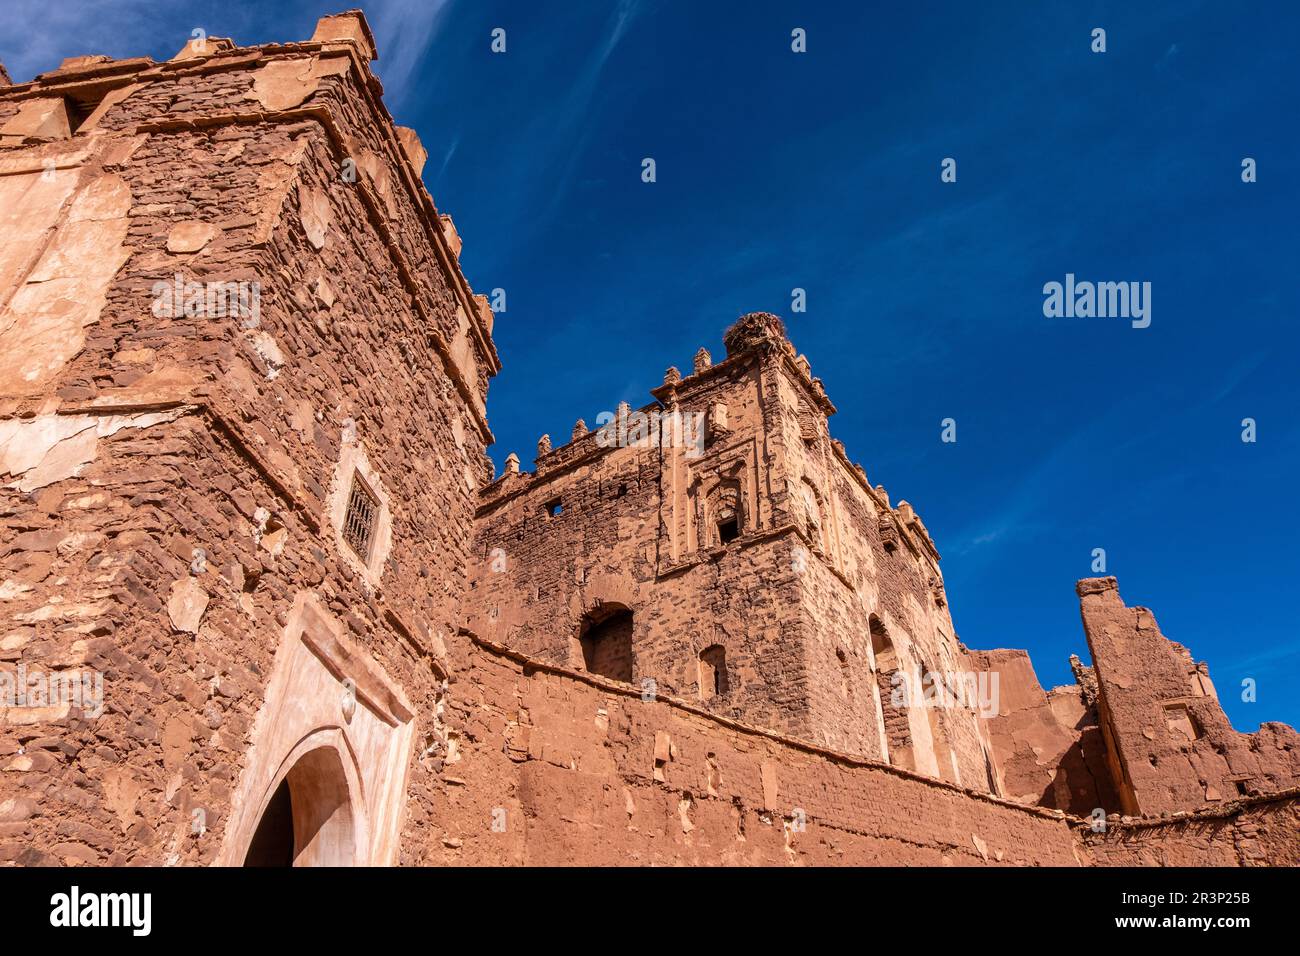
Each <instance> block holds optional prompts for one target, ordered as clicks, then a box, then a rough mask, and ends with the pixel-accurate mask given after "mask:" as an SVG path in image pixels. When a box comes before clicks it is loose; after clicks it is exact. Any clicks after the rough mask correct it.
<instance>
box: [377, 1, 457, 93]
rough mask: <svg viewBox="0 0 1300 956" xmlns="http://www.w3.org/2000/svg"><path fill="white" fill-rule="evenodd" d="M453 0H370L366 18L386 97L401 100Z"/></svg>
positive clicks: (407, 90)
mask: <svg viewBox="0 0 1300 956" xmlns="http://www.w3.org/2000/svg"><path fill="white" fill-rule="evenodd" d="M451 4H452V0H371V2H369V3H368V4H366V8H365V9H366V19H367V20H368V21H369V22H370V28H371V29H372V30H373V31H374V33H375V43H376V45H377V46H378V47H379V62H378V64H376V65H377V67H378V71H377V72H378V73H379V75H380V76H381V77H382V78H383V81H384V93H385V98H386V99H389V100H391V101H400V100H401V99H402V98H403V97H404V96H405V95H406V94H407V93H408V92H410V90H409V84H410V80H411V76H412V74H414V73H415V71H416V69H417V68H418V67H419V65H420V61H421V60H422V59H423V58H424V55H425V53H426V52H427V51H428V49H429V46H430V45H431V44H432V43H433V41H434V38H435V37H437V35H438V29H439V27H440V26H441V25H442V23H443V22H444V20H445V19H446V14H447V12H448V10H450V8H451Z"/></svg>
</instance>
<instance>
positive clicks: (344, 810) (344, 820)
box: [244, 747, 357, 866]
mask: <svg viewBox="0 0 1300 956" xmlns="http://www.w3.org/2000/svg"><path fill="white" fill-rule="evenodd" d="M356 858H357V848H356V834H355V828H354V821H353V816H352V798H351V795H350V792H349V790H348V779H347V775H346V774H345V773H344V770H343V762H342V760H341V759H340V758H339V753H338V751H337V750H335V749H334V748H333V747H317V748H316V749H315V750H310V751H308V752H307V753H305V754H303V755H302V756H301V757H299V758H298V760H297V762H295V763H294V765H293V766H292V767H291V768H290V769H289V772H288V773H286V774H285V775H284V777H283V778H282V779H281V780H280V783H279V784H278V786H276V788H275V790H274V792H273V793H272V794H271V798H270V799H269V800H268V801H267V803H266V807H265V809H263V811H262V816H261V819H259V820H258V822H257V829H256V830H255V831H254V833H253V839H252V841H251V842H250V843H249V846H248V853H247V854H246V855H245V857H244V866H352V865H354V864H355V863H356Z"/></svg>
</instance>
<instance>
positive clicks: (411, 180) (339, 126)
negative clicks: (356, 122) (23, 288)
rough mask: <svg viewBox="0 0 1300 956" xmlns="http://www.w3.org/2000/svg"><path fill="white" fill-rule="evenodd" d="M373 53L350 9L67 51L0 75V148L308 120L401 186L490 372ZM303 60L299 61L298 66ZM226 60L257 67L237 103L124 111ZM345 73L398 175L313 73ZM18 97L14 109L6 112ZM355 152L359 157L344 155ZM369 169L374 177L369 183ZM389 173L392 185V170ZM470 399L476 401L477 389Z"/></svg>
mask: <svg viewBox="0 0 1300 956" xmlns="http://www.w3.org/2000/svg"><path fill="white" fill-rule="evenodd" d="M376 59H378V52H377V50H376V47H375V42H374V36H373V33H372V32H371V29H370V26H369V24H368V23H367V22H366V18H365V16H364V14H363V13H362V12H361V11H360V10H350V11H347V12H345V13H340V14H334V15H331V16H326V17H322V18H321V19H320V21H319V22H318V23H317V25H316V30H315V33H314V34H313V36H312V39H311V40H308V41H305V42H294V43H268V44H262V45H256V46H247V47H245V46H239V45H237V44H236V43H235V42H234V41H233V40H230V39H228V38H224V37H200V38H194V39H191V40H190V41H189V42H187V43H186V44H185V45H184V46H183V47H182V48H181V49H180V50H179V51H178V52H177V54H176V55H175V56H174V57H172V59H170V60H168V61H166V62H164V63H158V62H157V61H155V60H154V59H152V58H151V57H137V58H131V59H124V60H114V59H111V58H109V57H106V56H103V55H91V56H81V57H71V58H68V59H65V60H64V61H63V62H62V63H61V64H60V66H59V68H58V69H56V70H51V71H47V72H45V73H41V74H39V75H38V76H36V77H35V78H34V79H32V80H30V81H28V82H26V83H16V84H15V83H12V82H11V81H9V76H8V74H7V73H2V74H0V151H2V150H4V149H6V148H14V147H23V148H26V147H31V146H39V145H41V144H48V148H51V149H57V148H59V144H60V143H65V144H69V145H71V143H75V142H76V141H78V140H80V139H81V138H82V137H83V136H87V137H88V136H92V135H98V134H100V133H101V132H105V131H112V132H118V133H128V134H129V133H132V132H135V133H156V132H169V131H173V130H183V129H200V128H206V127H216V126H222V125H229V124H246V123H264V122H272V123H274V122H285V123H292V122H297V121H301V120H308V119H309V120H315V121H317V122H319V123H320V124H321V125H322V126H323V127H324V128H325V130H326V132H327V134H328V135H329V136H330V138H331V139H332V140H333V142H334V146H335V148H336V150H337V151H338V153H339V155H340V157H341V160H342V159H346V158H352V159H354V160H355V165H356V172H357V178H358V180H359V181H362V180H364V181H366V182H367V183H368V185H369V186H370V188H371V189H373V190H375V191H376V192H382V190H391V189H394V188H396V189H401V190H404V191H405V192H406V193H407V195H408V198H409V201H410V204H411V205H412V207H414V209H415V210H416V211H417V214H418V216H419V218H420V219H421V220H423V222H422V227H423V229H424V231H425V232H426V234H427V236H428V240H429V242H430V243H431V245H432V246H433V248H434V252H435V259H436V261H437V264H438V266H439V268H440V269H441V271H442V272H443V273H444V276H445V278H446V280H447V282H448V285H449V286H450V287H451V288H452V290H453V292H454V294H455V296H456V300H457V304H458V306H459V309H460V311H461V312H462V314H463V316H464V318H463V320H462V321H463V325H464V327H465V331H466V333H467V336H468V339H469V342H470V343H471V345H472V348H473V349H474V352H475V353H476V354H477V356H478V357H479V360H480V361H481V362H482V363H483V366H484V368H485V369H486V370H487V371H488V374H489V377H491V376H494V375H495V374H497V372H499V371H500V368H501V361H500V357H499V356H498V354H497V351H496V348H495V346H494V344H493V342H492V315H491V311H490V309H488V308H487V302H486V299H485V298H484V297H482V296H476V295H475V294H474V293H473V291H472V289H471V288H470V286H469V283H468V282H467V280H466V279H465V276H464V274H463V272H462V271H461V269H460V263H459V256H458V253H459V236H458V235H457V234H456V232H455V229H454V227H452V226H450V217H445V216H443V215H442V214H441V213H440V212H439V211H438V209H437V207H436V206H435V204H434V202H433V197H432V196H431V195H430V194H429V192H428V190H427V189H426V188H425V186H424V184H423V182H422V180H421V178H420V176H421V172H422V170H423V165H424V160H425V158H426V157H427V151H426V150H425V149H424V147H423V145H422V144H421V143H420V140H419V136H418V134H416V133H415V131H414V130H411V129H408V128H404V127H398V126H396V125H395V124H394V123H393V118H392V116H391V114H389V112H388V110H387V108H386V107H385V105H384V103H383V100H382V95H383V87H382V84H381V83H380V81H379V79H378V77H376V76H375V75H374V73H372V72H371V69H370V63H371V61H373V60H376ZM299 64H301V65H299ZM236 70H247V71H252V72H254V73H255V81H254V83H253V86H252V89H250V90H248V91H247V92H246V93H245V94H244V101H243V102H241V103H239V104H238V105H237V106H236V104H233V103H228V104H225V105H213V106H210V107H209V108H208V109H206V110H205V109H203V107H204V106H208V104H206V103H203V104H190V105H189V108H190V109H191V110H192V111H190V112H181V113H177V114H172V113H168V114H167V115H166V116H165V117H160V116H148V117H145V118H143V119H142V120H141V121H139V122H133V121H132V117H131V116H130V115H128V113H127V112H126V111H124V110H123V109H122V107H123V105H124V104H127V103H128V101H129V100H131V99H132V98H135V97H139V96H140V95H141V92H142V91H143V90H146V89H147V88H148V86H149V85H150V84H152V83H155V82H164V81H169V80H174V79H176V78H178V77H186V76H192V75H204V76H207V75H220V74H224V73H230V72H232V71H236ZM349 74H350V75H351V77H352V79H353V82H354V84H355V88H356V90H357V92H358V94H359V95H358V96H357V97H355V98H354V100H353V101H354V102H357V103H363V104H365V105H367V106H368V107H369V109H370V110H371V111H372V113H373V115H374V116H375V117H376V118H377V120H378V121H379V122H378V123H377V125H378V127H380V128H381V129H383V130H384V131H385V134H384V143H383V147H384V152H386V153H387V154H388V156H387V157H385V158H387V159H389V160H391V161H392V162H393V165H394V166H395V168H396V169H397V172H398V175H397V176H395V177H389V176H388V174H387V167H386V166H385V165H384V163H383V162H382V161H381V160H380V158H379V157H377V156H376V157H370V156H366V155H365V153H364V151H362V150H360V149H359V144H357V143H353V142H350V141H349V137H348V135H347V133H346V129H347V124H346V122H345V121H344V120H343V118H342V117H341V116H340V115H338V107H339V104H338V102H337V101H336V99H335V98H334V97H332V96H331V95H330V93H329V90H328V88H327V84H326V83H324V82H323V81H324V80H326V79H327V78H330V77H338V76H348V75H349ZM10 104H13V105H17V107H18V108H17V111H16V112H14V111H13V110H12V109H10V110H5V109H4V107H5V106H6V105H10ZM354 154H359V155H354ZM376 179H380V180H383V181H382V182H377V181H376ZM392 179H396V180H397V182H396V183H394V182H392V181H391V180H392ZM474 404H475V405H481V404H482V401H481V396H480V397H479V400H477V401H476V402H475V403H474ZM478 417H479V418H480V422H479V427H480V430H481V431H483V432H484V433H485V434H490V433H489V432H488V431H487V424H486V414H485V411H484V410H482V409H479V414H478Z"/></svg>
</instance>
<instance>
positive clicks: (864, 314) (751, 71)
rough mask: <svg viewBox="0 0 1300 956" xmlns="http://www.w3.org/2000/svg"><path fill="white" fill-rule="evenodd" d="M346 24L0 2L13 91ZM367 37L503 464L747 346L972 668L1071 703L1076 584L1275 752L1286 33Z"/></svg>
mask: <svg viewBox="0 0 1300 956" xmlns="http://www.w3.org/2000/svg"><path fill="white" fill-rule="evenodd" d="M346 4H347V0H336V2H325V3H321V2H303V0H297V2H288V3H279V4H270V3H261V2H253V0H221V2H190V0H180V2H175V0H169V2H163V0H148V2H147V0H115V2H107V0H90V2H87V0H82V2H77V3H72V2H67V0H8V2H7V7H9V8H11V10H10V11H9V12H7V14H6V17H5V20H6V22H7V23H9V24H11V25H12V24H23V26H24V31H23V32H22V33H21V34H19V33H15V32H12V31H9V32H7V33H6V34H5V35H3V36H0V59H3V61H4V62H5V63H6V64H7V65H8V66H9V68H10V71H11V72H12V73H13V74H14V77H15V79H18V80H23V79H27V78H29V77H30V76H32V75H33V74H34V73H36V72H39V71H42V70H47V69H52V68H54V67H55V66H57V65H58V62H59V60H60V59H61V58H62V57H64V56H69V55H79V54H83V53H90V52H103V53H109V54H112V55H115V56H131V55H142V54H150V55H153V56H155V57H158V58H166V57H168V56H170V55H171V54H172V53H174V52H175V51H176V50H177V49H178V48H179V47H180V46H181V44H182V43H183V42H184V41H185V40H186V39H187V38H188V36H189V34H190V31H191V30H192V29H193V28H195V27H203V28H204V29H206V30H207V31H208V33H209V34H212V35H230V36H233V37H234V38H235V39H236V41H237V42H240V43H257V42H267V41H271V40H292V39H306V38H308V37H309V36H310V35H311V32H312V27H313V25H314V22H315V20H316V17H317V16H319V15H320V14H322V13H327V12H337V11H338V10H339V9H342V8H343V7H344V6H346ZM1031 10H1032V12H1030V11H1031ZM366 11H367V14H368V16H369V17H370V19H371V22H372V24H373V25H374V27H375V31H376V33H377V34H378V36H379V46H380V60H379V62H378V64H376V68H377V71H378V72H379V74H380V75H381V76H382V77H383V78H384V80H385V83H386V85H387V87H388V96H387V101H388V104H389V108H390V110H391V111H392V112H393V114H394V115H395V116H396V117H397V119H398V121H399V122H400V123H403V124H405V125H410V126H414V127H415V128H416V129H417V130H418V131H419V132H420V135H421V136H422V138H423V140H424V143H425V145H426V146H427V147H428V149H429V152H430V159H429V163H428V166H427V167H426V170H425V180H426V182H427V184H428V186H429V189H430V191H431V192H432V193H433V196H434V199H435V201H436V202H437V203H438V206H439V208H440V209H442V210H444V211H446V212H450V213H451V214H452V215H453V216H454V217H455V219H456V223H457V226H458V227H459V229H460V232H461V234H462V236H463V237H464V240H465V250H464V253H463V258H462V264H463V266H464V269H465V272H466V275H467V276H468V278H469V280H470V282H471V284H472V285H473V286H474V287H475V288H476V289H477V290H479V291H484V292H486V291H489V290H491V289H493V288H495V287H501V288H504V289H505V290H506V291H507V296H508V311H507V312H506V313H505V314H504V315H500V316H498V320H497V326H496V340H497V345H498V348H499V349H500V351H501V354H502V356H503V359H504V362H505V369H504V371H503V372H502V373H501V375H500V376H499V377H498V378H497V379H496V380H495V382H494V383H493V385H492V393H491V400H490V403H489V413H490V417H491V421H492V425H493V428H494V430H495V432H496V434H497V436H498V439H499V441H498V445H497V446H496V447H495V448H494V449H493V453H494V457H495V458H496V460H497V462H498V466H500V463H501V462H502V461H503V460H504V457H505V454H506V453H507V452H508V451H510V450H515V451H518V452H519V453H520V457H521V458H522V459H523V460H524V463H525V467H527V466H528V464H529V463H530V462H531V458H532V453H533V450H534V445H535V442H536V440H537V437H538V436H539V435H540V434H541V433H542V432H544V431H545V432H550V433H551V434H552V435H553V436H555V437H556V438H557V440H563V437H564V436H567V435H568V433H569V430H570V428H571V427H572V424H573V421H574V420H575V419H576V418H578V417H579V416H581V417H584V418H586V419H587V421H588V422H591V421H593V420H594V418H595V416H596V414H597V413H599V412H600V411H602V410H607V409H612V408H613V407H614V406H615V405H616V403H617V402H619V401H620V400H627V401H629V402H631V403H633V404H634V405H635V404H640V403H643V402H645V401H647V400H648V399H649V396H648V394H647V390H648V389H649V388H650V387H652V386H654V385H656V384H658V383H659V382H660V380H661V378H662V375H663V370H664V368H665V367H666V366H668V365H670V364H673V365H677V366H679V367H682V368H686V367H688V366H689V364H690V360H691V356H692V354H693V353H694V352H695V350H696V349H697V348H698V347H699V346H701V345H706V346H708V347H710V348H711V349H712V350H713V351H714V352H715V354H720V353H721V352H722V346H721V341H720V339H721V333H722V330H723V328H725V326H726V325H727V324H729V323H730V322H731V321H732V320H734V319H735V318H736V316H738V315H740V314H741V313H743V312H748V311H753V310H759V309H762V310H768V311H773V312H776V313H778V314H780V315H782V316H783V317H785V319H786V321H787V325H788V327H789V329H790V332H791V335H792V338H793V339H794V341H795V344H796V345H797V346H798V348H799V349H800V350H801V351H803V352H805V353H806V354H807V355H808V357H809V359H810V360H811V362H812V366H813V370H814V373H815V374H817V375H819V376H820V377H821V378H822V379H823V380H824V382H825V384H826V388H827V390H828V392H829V393H830V395H831V398H832V399H833V400H834V401H835V403H836V405H837V406H838V407H839V410H840V411H839V414H838V415H836V416H835V417H834V418H833V419H832V421H831V429H832V433H833V434H834V435H835V436H836V437H838V438H840V439H841V440H843V441H844V442H845V444H846V445H847V446H848V450H849V454H850V456H851V457H852V458H854V459H856V460H860V461H861V462H862V463H863V464H864V465H865V466H866V468H867V472H868V474H869V475H870V477H871V479H872V481H873V482H882V483H884V484H885V486H886V487H887V488H888V489H889V491H890V494H891V496H892V498H893V500H895V501H897V500H898V499H900V498H905V499H907V500H908V501H911V502H912V503H913V504H914V505H915V506H916V508H917V509H918V511H919V512H920V514H921V515H922V517H923V519H924V520H925V522H926V523H927V525H928V526H929V528H930V530H931V532H932V533H933V535H934V538H935V541H936V543H937V545H938V547H939V549H940V551H941V552H942V553H943V555H944V557H945V560H944V563H943V567H944V573H945V576H946V580H947V584H948V591H949V597H950V600H951V607H952V612H953V617H954V619H955V622H956V626H957V630H958V633H959V635H960V637H961V638H962V639H963V640H964V641H965V642H966V643H967V644H968V645H970V646H972V647H980V648H984V647H1026V648H1029V649H1030V651H1031V652H1032V654H1033V658H1034V663H1035V665H1036V667H1037V670H1038V674H1039V677H1040V679H1041V680H1042V681H1043V683H1044V684H1045V685H1047V686H1051V685H1053V684H1059V683H1064V682H1068V681H1069V680H1070V679H1071V678H1070V674H1069V669H1068V666H1067V663H1066V657H1067V655H1068V654H1070V653H1071V652H1077V653H1079V654H1081V655H1082V656H1084V657H1085V659H1086V657H1087V649H1086V645H1085V643H1084V638H1083V633H1082V629H1081V626H1080V623H1079V616H1078V607H1077V600H1076V598H1075V595H1074V582H1075V580H1076V579H1077V578H1080V577H1086V576H1090V575H1091V574H1092V572H1091V569H1090V564H1091V560H1092V557H1091V555H1092V550H1093V549H1094V548H1099V547H1100V548H1105V549H1106V552H1107V556H1108V568H1107V570H1108V571H1109V572H1110V573H1113V574H1116V575H1117V576H1118V577H1119V580H1120V588H1121V592H1122V594H1123V595H1124V597H1125V599H1126V600H1127V601H1128V602H1129V603H1130V604H1144V605H1147V606H1149V607H1151V608H1153V609H1154V610H1155V612H1156V614H1157V616H1158V619H1159V622H1160V625H1161V627H1162V629H1163V630H1164V632H1165V633H1166V634H1167V635H1168V636H1170V637H1171V638H1173V639H1175V640H1178V641H1181V642H1182V643H1184V644H1186V645H1187V646H1189V647H1190V648H1191V650H1192V653H1193V654H1194V655H1195V656H1196V657H1197V659H1207V660H1209V662H1210V664H1211V674H1212V676H1213V678H1214V680H1215V682H1216V684H1217V686H1218V688H1219V691H1220V696H1221V697H1222V698H1223V700H1224V704H1225V707H1226V709H1227V711H1228V714H1229V716H1230V717H1231V718H1232V719H1233V722H1234V724H1235V725H1236V727H1237V728H1238V729H1239V730H1246V731H1250V730H1254V729H1255V728H1256V726H1257V725H1258V724H1259V723H1260V722H1261V721H1263V720H1284V721H1287V722H1289V723H1291V724H1292V725H1297V726H1300V693H1298V692H1297V687H1298V686H1300V633H1298V631H1297V620H1296V598H1297V595H1298V594H1300V587H1297V580H1298V579H1300V559H1298V558H1297V551H1296V542H1297V540H1298V539H1300V508H1298V507H1297V505H1296V493H1297V480H1296V479H1297V470H1298V466H1300V420H1298V418H1297V414H1298V411H1300V409H1298V407H1297V406H1298V403H1297V401H1296V398H1297V392H1298V391H1300V389H1298V388H1297V385H1296V377H1297V373H1296V365H1297V354H1298V353H1300V349H1298V348H1297V347H1298V346H1300V333H1298V332H1297V328H1296V320H1297V315H1298V313H1300V310H1298V309H1297V305H1298V304H1300V302H1298V300H1300V294H1298V293H1297V288H1296V272H1297V261H1298V256H1297V253H1298V252H1300V241H1298V240H1297V230H1298V221H1300V220H1298V213H1300V171H1298V169H1297V157H1298V156H1300V134H1297V120H1298V118H1300V82H1298V81H1300V76H1297V74H1298V73H1300V68H1298V67H1297V65H1296V63H1297V58H1296V56H1295V52H1294V45H1295V37H1296V33H1297V29H1298V28H1300V5H1297V4H1295V3H1292V2H1277V3H1252V4H1249V5H1246V6H1243V5H1241V4H1238V3H1194V2H1188V0H1177V2H1168V3H1159V2H1146V0H1144V2H1142V3H1132V2H1115V3H1088V2H1057V3H1040V4H1019V3H1017V4H1011V3H994V4H984V3H978V4H976V3H962V4H958V3H911V4H897V3H893V4H862V3H850V2H844V3H830V2H818V3H805V4H795V3H790V2H752V0H751V2H744V3H739V2H737V3H721V2H710V3H703V2H699V0H680V2H669V0H658V2H654V0H643V2H623V3H613V2H601V3H598V2H578V0H566V2H565V3H563V4H559V3H551V4H539V3H534V2H522V0H513V2H505V3H492V2H484V0H474V2H469V0H450V2H438V0H383V2H374V3H370V4H367V5H366ZM1098 26H1100V27H1104V28H1105V29H1106V30H1107V47H1108V50H1107V52H1106V53H1105V54H1094V53H1092V52H1091V51H1090V49H1089V47H1090V31H1091V30H1092V28H1093V27H1098ZM494 27H503V28H504V29H505V30H506V31H507V53H506V54H504V55H493V54H492V53H491V52H490V51H489V40H490V38H489V33H490V31H491V30H492V29H493V28H494ZM794 27H803V28H805V29H806V30H807V34H808V52H807V53H806V54H803V55H796V54H794V53H792V52H791V51H790V31H791V29H793V28H794ZM647 156H649V157H653V158H654V159H655V160H656V162H657V164H658V182H657V183H654V184H652V185H647V184H644V183H642V182H641V179H640V172H641V160H642V159H643V158H644V157H647ZM949 156H951V157H954V158H955V159H956V160H957V162H958V181H957V182H956V183H955V184H943V183H941V182H940V178H939V172H940V162H941V160H942V159H943V158H944V157H949ZM1247 156H1249V157H1253V158H1255V159H1256V160H1257V162H1258V168H1259V181H1258V182H1257V183H1254V184H1251V185H1247V184H1244V183H1242V182H1241V178H1240V167H1241V160H1242V158H1243V157H1247ZM1066 272H1074V273H1075V274H1076V275H1078V276H1079V277H1080V278H1081V279H1093V280H1099V281H1100V280H1115V281H1119V280H1138V281H1149V282H1151V283H1152V285H1153V292H1152V307H1153V308H1152V324H1151V327H1150V328H1148V329H1142V330H1138V329H1133V328H1131V327H1130V326H1129V323H1128V322H1126V321H1123V320H1118V319H1099V318H1092V319H1047V318H1044V316H1043V313H1042V302H1043V296H1042V287H1043V284H1044V283H1045V282H1049V281H1052V280H1057V281H1060V280H1062V279H1063V278H1064V275H1065V273H1066ZM794 287H802V288H804V289H806V290H807V295H808V311H807V312H806V313H805V314H796V315H792V314H791V313H790V290H791V289H792V288H794ZM946 417H952V418H954V419H956V421H957V437H958V441H957V442H956V443H955V444H944V443H942V442H941V441H940V421H941V420H942V419H944V418H946ZM1245 417H1251V418H1254V419H1256V420H1257V422H1258V430H1259V432H1258V441H1257V442H1256V443H1255V444H1245V443H1243V442H1242V441H1241V424H1240V423H1241V420H1242V419H1243V418H1245ZM1245 677H1253V678H1255V679H1256V680H1257V681H1258V683H1259V701H1258V703H1255V704H1246V703H1243V702H1241V700H1240V684H1241V680H1242V679H1243V678H1245Z"/></svg>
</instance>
